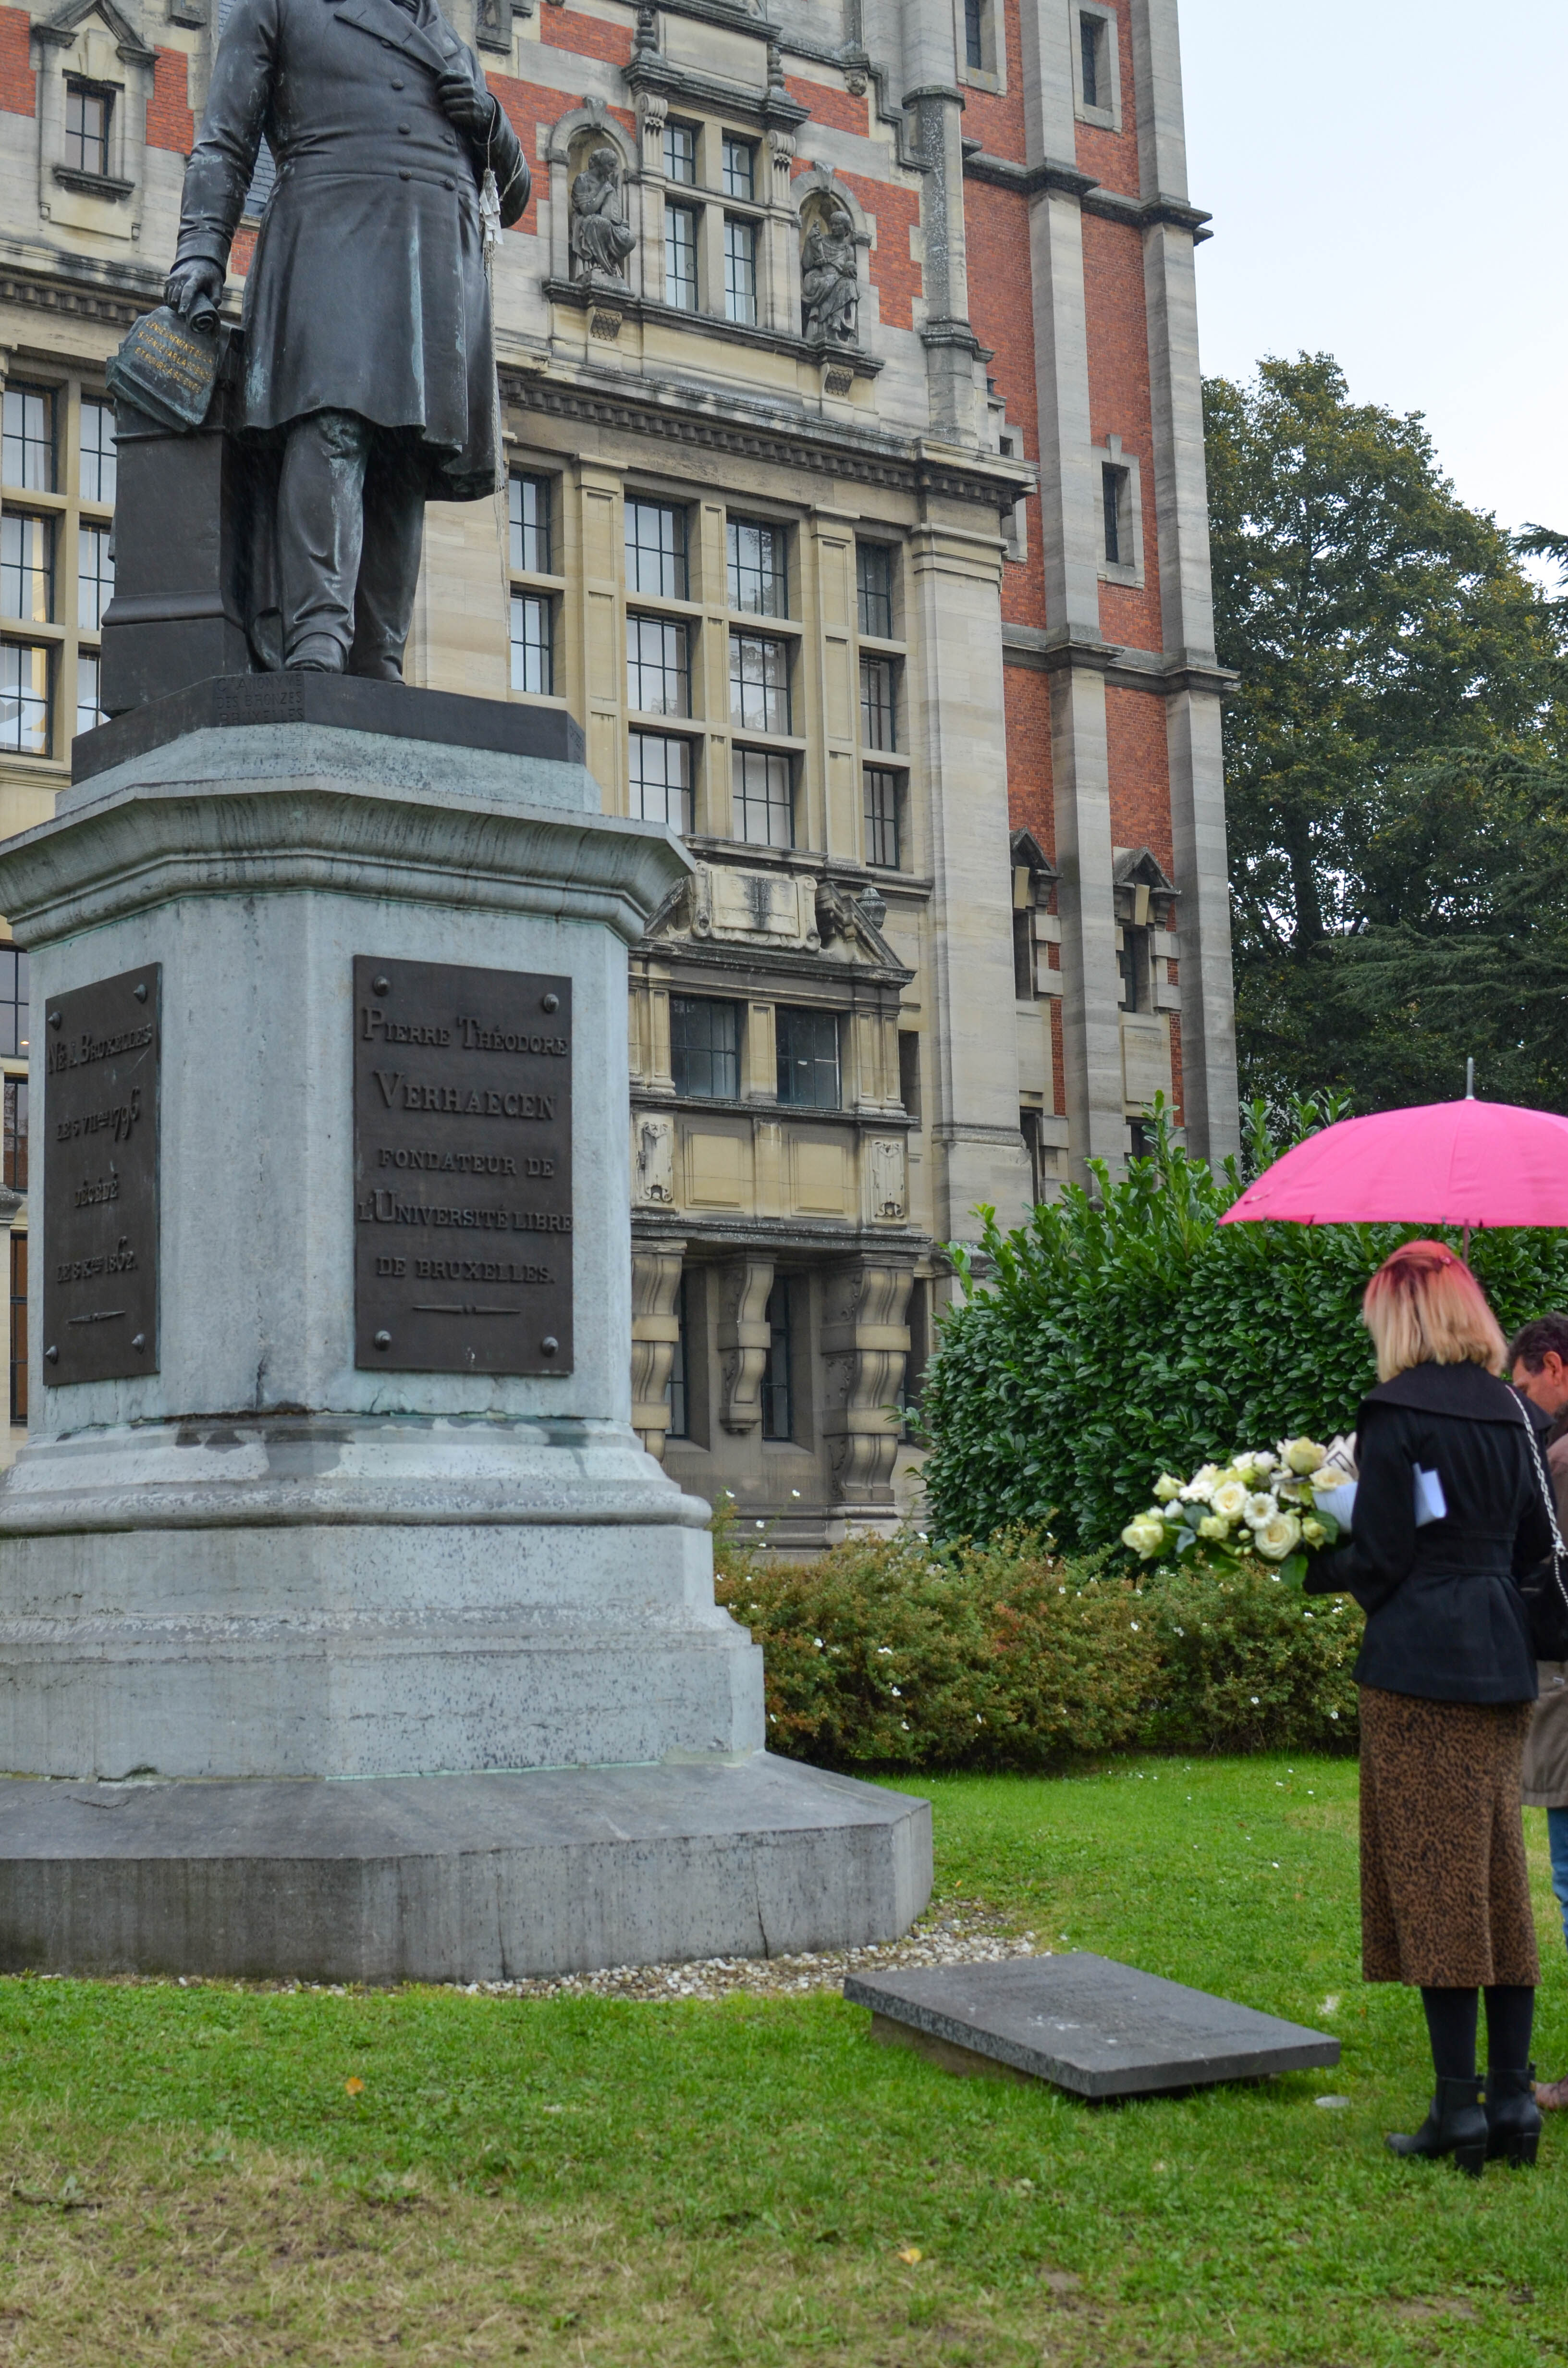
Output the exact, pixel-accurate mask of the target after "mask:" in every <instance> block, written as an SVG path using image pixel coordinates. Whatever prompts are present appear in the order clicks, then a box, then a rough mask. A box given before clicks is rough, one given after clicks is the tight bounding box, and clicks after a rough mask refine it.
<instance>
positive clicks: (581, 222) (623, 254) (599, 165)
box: [572, 142, 636, 286]
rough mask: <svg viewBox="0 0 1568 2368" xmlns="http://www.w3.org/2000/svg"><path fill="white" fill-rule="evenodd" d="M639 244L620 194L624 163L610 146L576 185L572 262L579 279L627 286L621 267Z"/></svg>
mask: <svg viewBox="0 0 1568 2368" xmlns="http://www.w3.org/2000/svg"><path fill="white" fill-rule="evenodd" d="M635 244H636V241H635V237H634V234H633V233H632V232H631V229H630V227H629V226H628V223H627V220H626V211H625V208H624V205H623V203H622V200H621V193H620V159H619V156H618V155H617V154H616V153H615V150H614V149H613V148H612V147H610V146H609V144H608V142H606V143H605V144H604V145H603V146H602V147H599V148H596V149H594V150H593V151H592V153H591V154H589V155H588V157H587V158H586V159H585V163H584V165H583V169H582V171H581V172H580V173H579V174H578V176H577V177H576V179H575V180H574V182H573V184H572V261H573V263H574V266H575V268H576V274H577V277H578V279H594V278H596V277H597V278H601V279H613V280H615V281H617V282H618V283H619V285H621V286H624V285H625V279H624V275H623V273H622V271H621V268H620V267H621V265H622V264H623V263H624V262H625V260H626V258H627V256H629V255H630V254H631V249H632V247H633V245H635Z"/></svg>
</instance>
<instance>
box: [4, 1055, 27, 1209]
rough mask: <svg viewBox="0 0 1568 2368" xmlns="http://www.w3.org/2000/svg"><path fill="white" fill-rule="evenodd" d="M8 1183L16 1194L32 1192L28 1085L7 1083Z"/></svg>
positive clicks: (17, 1081)
mask: <svg viewBox="0 0 1568 2368" xmlns="http://www.w3.org/2000/svg"><path fill="white" fill-rule="evenodd" d="M5 1180H6V1183H7V1184H8V1185H9V1186H10V1187H11V1190H12V1191H13V1192H25V1191H26V1190H27V1189H28V1081H27V1079H26V1077H7V1078H6V1137H5Z"/></svg>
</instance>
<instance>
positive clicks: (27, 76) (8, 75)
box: [0, 8, 38, 115]
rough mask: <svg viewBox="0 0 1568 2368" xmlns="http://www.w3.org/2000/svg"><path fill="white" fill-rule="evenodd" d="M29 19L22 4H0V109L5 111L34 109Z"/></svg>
mask: <svg viewBox="0 0 1568 2368" xmlns="http://www.w3.org/2000/svg"><path fill="white" fill-rule="evenodd" d="M31 22H32V20H31V18H30V17H28V12H27V10H26V9H25V8H0V110H3V111H4V112H5V113H6V115H33V114H36V113H37V111H38V76H37V75H36V74H34V72H33V63H32V56H31V52H30V51H29V50H28V28H29V27H30V25H31Z"/></svg>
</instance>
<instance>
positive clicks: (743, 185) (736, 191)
mask: <svg viewBox="0 0 1568 2368" xmlns="http://www.w3.org/2000/svg"><path fill="white" fill-rule="evenodd" d="M752 154H753V150H752V145H751V142H750V141H749V140H735V139H733V138H732V137H731V135H730V133H729V132H727V131H726V132H725V134H724V195H725V196H726V197H727V198H749V197H751V196H753V195H754V194H755V191H754V188H753V172H752Z"/></svg>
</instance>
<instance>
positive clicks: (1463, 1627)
mask: <svg viewBox="0 0 1568 2368" xmlns="http://www.w3.org/2000/svg"><path fill="white" fill-rule="evenodd" d="M1526 1419H1527V1417H1526V1416H1525V1413H1524V1409H1523V1408H1522V1407H1521V1406H1520V1404H1519V1401H1518V1399H1517V1397H1516V1396H1515V1395H1514V1393H1513V1391H1512V1390H1511V1389H1509V1387H1508V1385H1507V1383H1506V1382H1500V1381H1498V1380H1496V1379H1495V1378H1494V1375H1492V1374H1491V1373H1488V1372H1484V1371H1483V1369H1482V1367H1481V1366H1479V1365H1415V1366H1413V1367H1412V1368H1411V1370H1410V1371H1409V1372H1405V1373H1401V1374H1399V1375H1398V1376H1397V1378H1396V1379H1395V1380H1393V1381H1392V1382H1384V1383H1381V1384H1380V1386H1379V1387H1378V1388H1377V1389H1375V1390H1373V1391H1372V1392H1371V1393H1370V1395H1369V1396H1368V1397H1366V1398H1365V1399H1363V1401H1362V1404H1361V1410H1360V1413H1359V1415H1358V1417H1357V1430H1358V1440H1357V1461H1358V1482H1357V1489H1356V1513H1355V1520H1354V1521H1353V1523H1352V1528H1351V1537H1350V1543H1349V1544H1348V1545H1346V1546H1341V1547H1340V1548H1339V1549H1338V1550H1337V1551H1336V1552H1335V1553H1333V1554H1320V1555H1319V1556H1318V1557H1317V1558H1316V1560H1315V1561H1314V1562H1313V1563H1312V1565H1310V1566H1309V1570H1308V1576H1307V1580H1306V1589H1307V1592H1308V1594H1310V1595H1340V1594H1345V1595H1353V1596H1354V1597H1355V1598H1356V1600H1357V1602H1358V1603H1359V1604H1360V1606H1361V1608H1362V1610H1363V1611H1365V1612H1366V1614H1367V1633H1366V1636H1365V1639H1364V1640H1363V1643H1362V1646H1361V1653H1360V1657H1359V1659H1358V1661H1357V1664H1356V1679H1357V1682H1358V1684H1359V1685H1363V1686H1378V1687H1381V1689H1382V1690H1383V1691H1385V1692H1387V1693H1393V1694H1416V1695H1420V1696H1422V1697H1424V1698H1425V1699H1426V1700H1427V1701H1429V1702H1533V1701H1534V1700H1535V1695H1536V1664H1535V1655H1534V1653H1533V1652H1532V1651H1531V1649H1530V1640H1529V1632H1528V1627H1527V1624H1526V1619H1525V1607H1524V1600H1523V1598H1522V1597H1521V1595H1520V1593H1519V1590H1518V1588H1517V1586H1516V1585H1515V1583H1514V1582H1515V1576H1516V1574H1518V1575H1522V1574H1523V1573H1524V1572H1526V1571H1528V1570H1531V1569H1533V1568H1534V1567H1535V1565H1537V1564H1538V1563H1540V1560H1541V1559H1542V1557H1543V1556H1544V1555H1545V1554H1547V1552H1548V1551H1549V1549H1550V1546H1551V1531H1550V1528H1549V1526H1548V1522H1547V1518H1546V1507H1545V1504H1544V1502H1543V1500H1542V1497H1541V1494H1540V1485H1539V1483H1538V1481H1537V1479H1536V1474H1535V1465H1534V1463H1533V1462H1532V1461H1531V1458H1530V1452H1529V1443H1528V1438H1527V1435H1526V1429H1525V1424H1526ZM1416 1464H1420V1465H1421V1466H1422V1467H1423V1468H1424V1469H1425V1470H1426V1471H1435V1472H1436V1473H1437V1476H1438V1478H1439V1480H1440V1481H1441V1483H1442V1488H1443V1496H1444V1499H1445V1501H1446V1503H1447V1505H1448V1508H1449V1509H1448V1514H1447V1517H1446V1519H1444V1520H1440V1521H1430V1522H1427V1523H1426V1524H1425V1525H1424V1526H1423V1527H1422V1528H1420V1529H1417V1528H1416V1526H1415V1480H1414V1476H1413V1474H1414V1468H1415V1465H1416Z"/></svg>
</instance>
